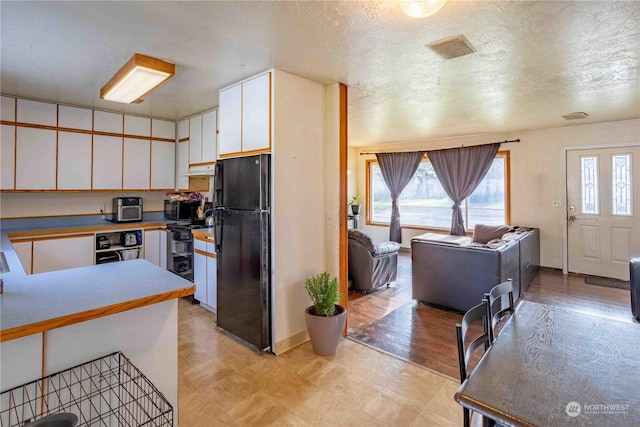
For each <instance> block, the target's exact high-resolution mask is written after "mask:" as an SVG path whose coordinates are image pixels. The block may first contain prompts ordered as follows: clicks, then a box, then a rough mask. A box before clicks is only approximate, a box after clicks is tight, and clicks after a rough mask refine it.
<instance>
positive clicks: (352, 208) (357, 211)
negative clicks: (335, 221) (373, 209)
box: [351, 205, 360, 215]
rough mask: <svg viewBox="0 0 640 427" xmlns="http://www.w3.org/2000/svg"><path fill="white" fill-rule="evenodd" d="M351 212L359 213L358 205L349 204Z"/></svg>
mask: <svg viewBox="0 0 640 427" xmlns="http://www.w3.org/2000/svg"><path fill="white" fill-rule="evenodd" d="M351 213H352V214H354V215H360V205H351Z"/></svg>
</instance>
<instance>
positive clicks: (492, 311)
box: [485, 279, 515, 342]
mask: <svg viewBox="0 0 640 427" xmlns="http://www.w3.org/2000/svg"><path fill="white" fill-rule="evenodd" d="M485 299H486V300H487V302H488V304H489V305H488V309H489V311H488V316H489V338H490V340H491V342H493V341H494V340H495V339H496V336H497V334H496V332H495V328H496V325H497V324H498V323H499V322H500V320H502V319H503V318H504V317H505V316H507V315H511V314H513V313H514V312H515V306H514V303H513V281H512V280H511V279H507V280H506V281H505V282H502V283H500V284H498V285H496V286H494V287H493V288H491V291H489V292H488V293H486V294H485ZM496 301H497V302H498V304H499V308H498V307H497V306H498V304H496Z"/></svg>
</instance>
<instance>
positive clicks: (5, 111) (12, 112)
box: [0, 96, 16, 122]
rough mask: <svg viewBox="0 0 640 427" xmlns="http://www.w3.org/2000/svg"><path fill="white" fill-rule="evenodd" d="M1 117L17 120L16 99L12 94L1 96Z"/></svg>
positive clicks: (12, 120)
mask: <svg viewBox="0 0 640 427" xmlns="http://www.w3.org/2000/svg"><path fill="white" fill-rule="evenodd" d="M0 119H2V120H7V121H9V122H15V121H16V99H15V98H12V97H10V96H2V97H0Z"/></svg>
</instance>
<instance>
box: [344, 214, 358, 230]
mask: <svg viewBox="0 0 640 427" xmlns="http://www.w3.org/2000/svg"><path fill="white" fill-rule="evenodd" d="M359 219H360V215H351V214H349V215H347V220H348V221H353V224H352V225H353V226H352V227H351V228H353V229H358V220H359ZM347 227H348V224H347Z"/></svg>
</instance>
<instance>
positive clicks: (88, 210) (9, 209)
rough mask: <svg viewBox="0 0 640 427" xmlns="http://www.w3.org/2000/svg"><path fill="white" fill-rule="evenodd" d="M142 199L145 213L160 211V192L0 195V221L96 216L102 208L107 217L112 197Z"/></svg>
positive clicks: (161, 204)
mask: <svg viewBox="0 0 640 427" xmlns="http://www.w3.org/2000/svg"><path fill="white" fill-rule="evenodd" d="M127 196H136V197H142V203H143V208H144V211H145V212H162V211H164V199H165V196H166V193H164V192H139V193H135V192H131V193H122V192H118V193H108V192H91V193H56V192H43V193H2V194H1V195H0V218H1V219H9V218H29V217H43V216H61V215H93V214H95V215H97V214H98V212H99V211H98V206H100V205H104V207H105V211H106V213H107V214H110V213H111V205H112V203H111V201H112V199H113V198H114V197H127Z"/></svg>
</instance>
